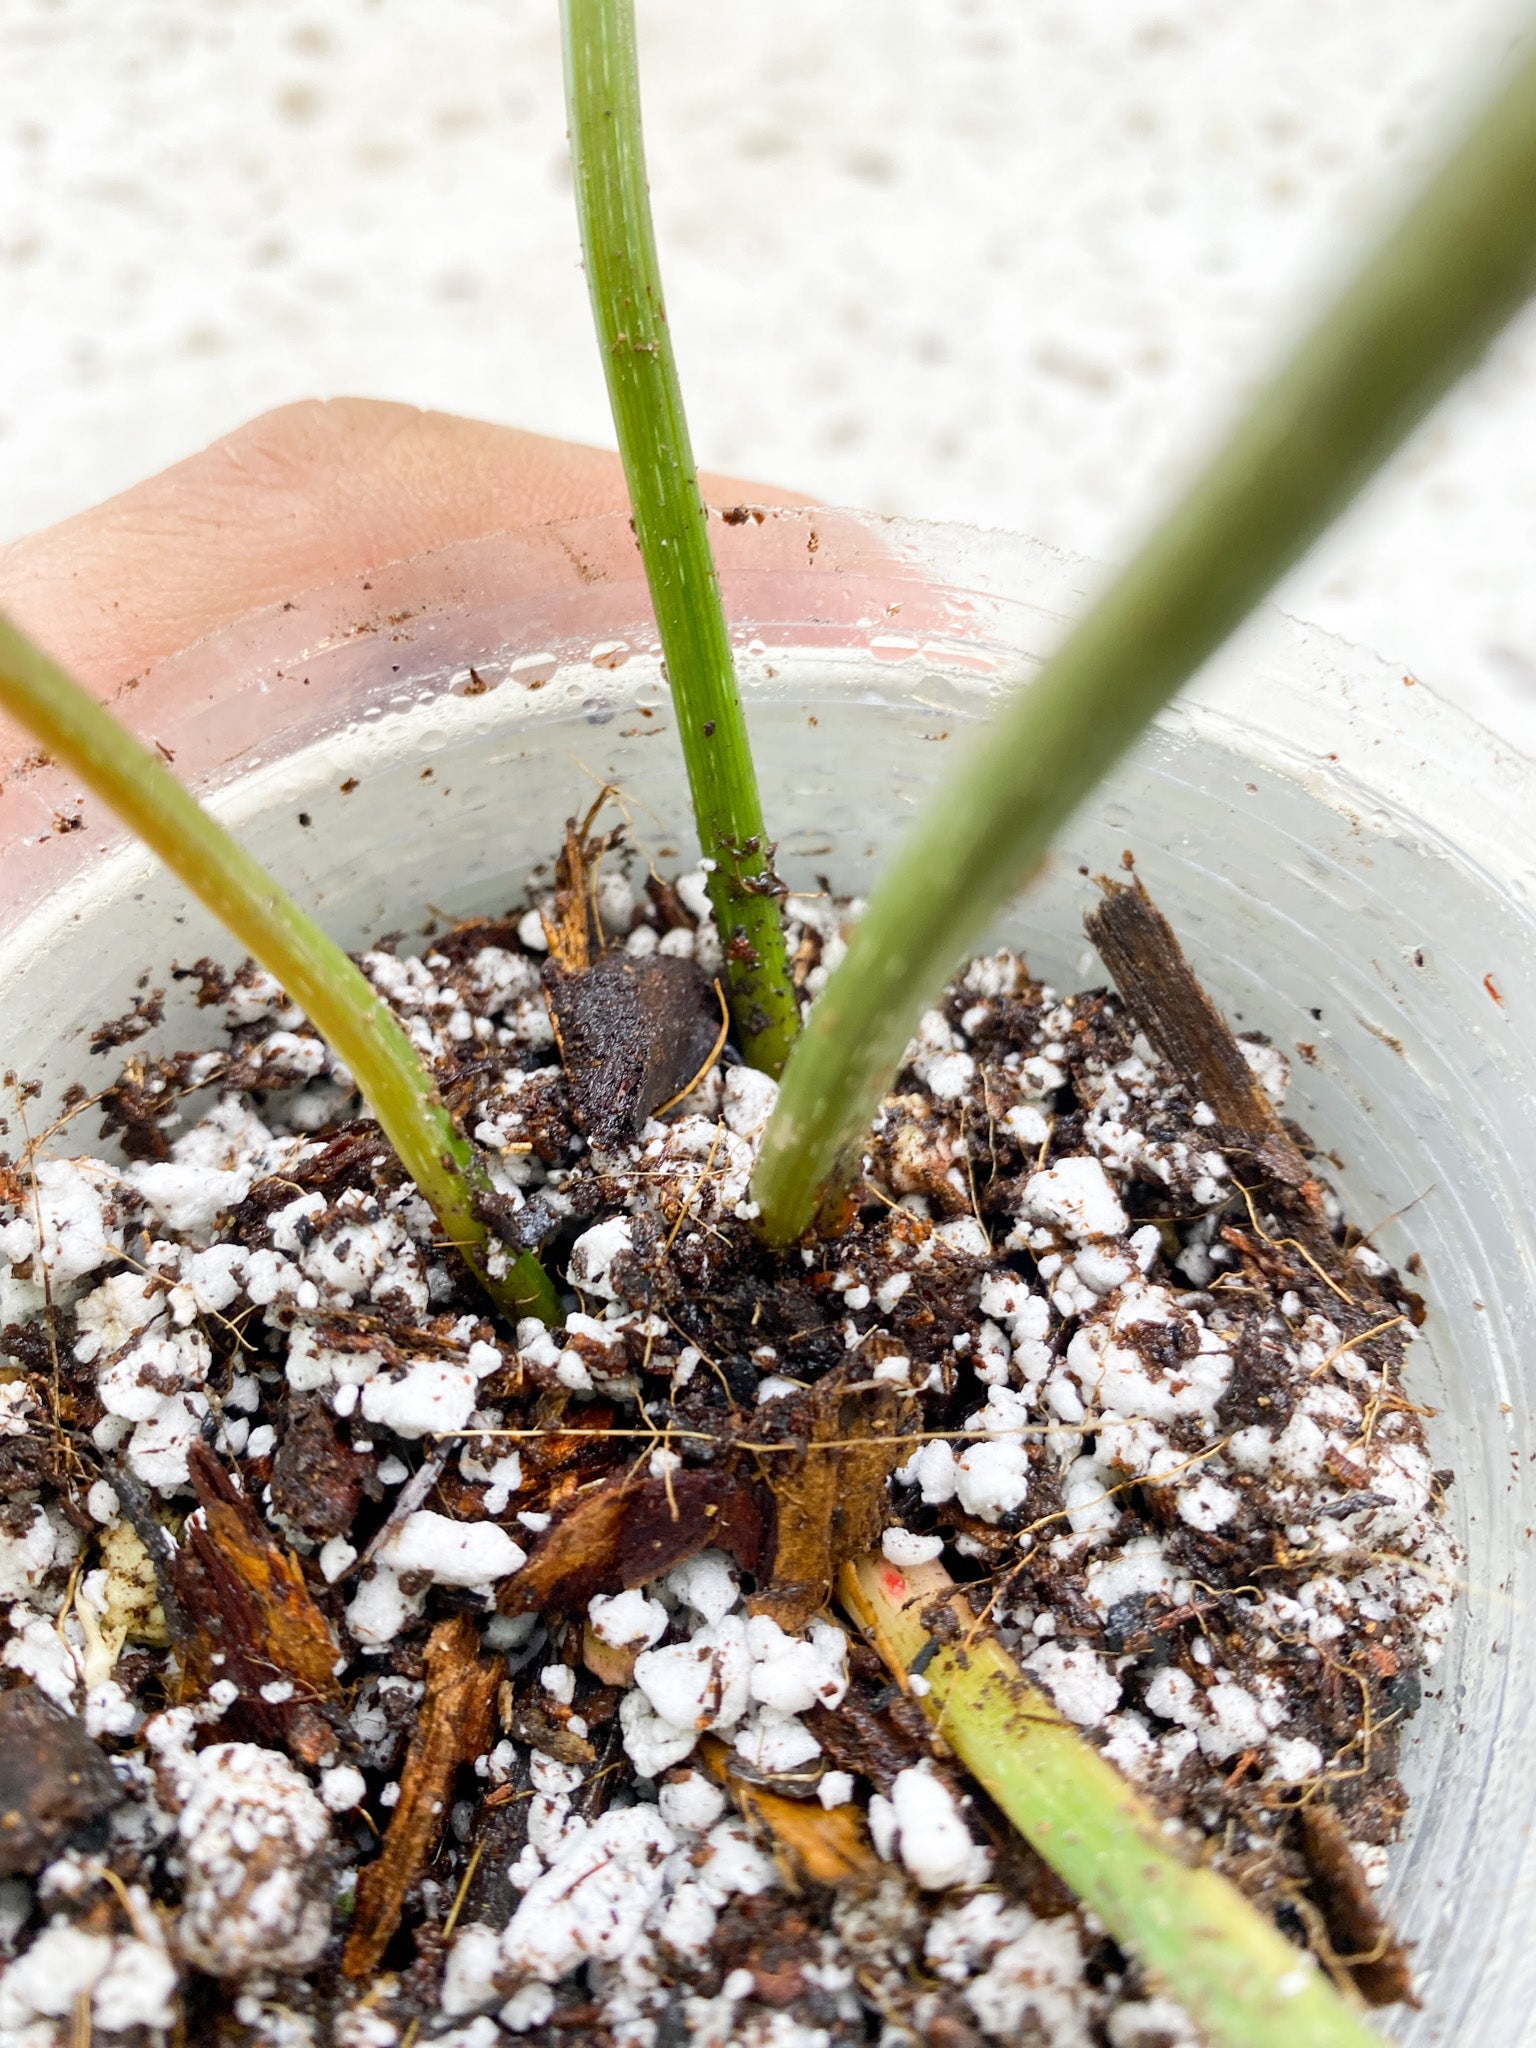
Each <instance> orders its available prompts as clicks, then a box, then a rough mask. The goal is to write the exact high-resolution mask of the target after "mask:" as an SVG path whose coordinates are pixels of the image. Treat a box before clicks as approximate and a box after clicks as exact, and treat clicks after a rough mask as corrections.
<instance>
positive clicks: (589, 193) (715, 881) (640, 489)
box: [560, 0, 800, 1074]
mask: <svg viewBox="0 0 1536 2048" xmlns="http://www.w3.org/2000/svg"><path fill="white" fill-rule="evenodd" d="M560 18H561V26H562V30H563V34H564V39H565V87H566V103H567V109H568V113H569V118H570V129H571V161H572V165H573V167H574V170H575V176H576V211H577V214H578V215H579V217H580V221H581V241H582V248H583V250H584V252H585V255H586V264H587V283H588V285H589V287H590V289H591V294H592V311H593V316H594V318H595V320H596V323H597V333H598V340H599V342H600V343H601V345H602V351H603V369H604V372H605V374H606V376H607V379H608V397H609V401H610V403H611V404H612V407H613V422H614V427H615V429H616V430H617V433H618V441H619V453H620V455H621V456H622V458H623V461H624V475H625V478H626V480H627V482H628V484H629V498H630V504H631V506H632V507H633V510H634V523H635V538H636V540H637V541H638V542H639V545H640V556H641V560H642V561H643V562H644V564H645V574H646V580H647V582H648V583H649V584H650V589H651V603H652V605H653V607H654V609H655V612H656V626H657V630H658V632H659V634H660V637H661V652H662V657H663V660H664V661H665V663H666V670H667V679H668V681H669V683H670V684H671V688H672V702H673V705H674V707H675V710H676V715H677V730H678V737H679V739H680V741H681V742H682V748H683V757H684V760H685V761H686V763H687V767H688V787H689V791H690V794H691V796H692V798H693V813H694V818H695V820H696V822H697V825H698V832H699V844H700V846H701V847H702V849H703V852H704V855H705V858H706V860H707V861H708V862H710V863H712V864H713V865H712V867H711V870H710V875H709V900H710V905H711V908H712V909H713V911H714V916H715V925H716V928H717V929H718V931H719V933H720V944H721V947H722V949H723V951H724V955H725V960H724V967H723V973H724V977H725V985H726V992H727V994H728V996H729V998H730V1005H731V1018H732V1022H733V1023H734V1025H735V1029H736V1035H737V1040H738V1043H739V1044H740V1046H741V1050H742V1053H743V1055H744V1057H745V1058H746V1059H747V1061H748V1062H749V1063H750V1064H751V1065H752V1066H754V1067H761V1068H762V1069H763V1070H764V1071H765V1072H767V1073H770V1074H777V1073H778V1072H779V1071H780V1070H781V1068H782V1067H783V1065H784V1061H785V1059H786V1057H787V1056H788V1053H789V1048H790V1046H791V1045H792V1044H793V1042H794V1039H795V1035H796V1033H797V1032H798V1030H799V1028H800V1005H799V1000H798V998H797V996H796V994H795V989H794V984H793V983H792V982H791V980H790V975H789V960H788V956H787V953H786V950H785V945H784V930H783V925H782V922H781V920H780V917H779V895H780V893H781V892H780V890H779V886H778V883H777V881H776V879H775V877H774V873H773V860H772V851H773V850H772V847H771V846H770V844H769V841H768V836H767V832H766V830H765V828H764V825H763V807H762V803H761V800H760V799H759V796H758V790H757V774H756V771H755V770H754V768H753V765H752V753H751V749H750V747H749V745H748V742H747V723H746V719H745V717H744V716H743V714H742V708H741V695H740V692H739V691H738V689H737V686H736V667H735V663H734V661H733V660H732V658H731V643H730V636H729V634H728V633H727V631H726V625H725V613H724V611H723V609H722V607H721V603H720V584H719V579H718V577H717V576H716V573H715V559H714V554H713V552H712V550H711V548H710V545H709V531H708V527H707V524H706V520H705V512H704V501H703V499H702V498H701V497H700V495H699V478H698V471H697V469H696V468H695V467H694V460H693V448H692V444H691V443H690V441H689V437H688V422H687V419H686V417H685V415H684V413H683V396H682V391H681V388H680V386H679V384H678V380H677V363H676V360H675V358H674V356H673V353H672V337H671V334H670V332H669V331H668V328H667V316H666V311H665V309H664V307H663V305H662V298H661V272H660V269H659V267H658V265H657V261H656V238H655V234H654V232H653V230H652V226H651V203H650V195H649V192H648V190H647V187H646V178H645V149H644V142H643V139H642V136H641V129H640V82H639V73H638V67H637V65H636V60H635V15H634V5H633V0H561V9H560Z"/></svg>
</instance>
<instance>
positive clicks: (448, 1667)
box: [341, 1614, 501, 1982]
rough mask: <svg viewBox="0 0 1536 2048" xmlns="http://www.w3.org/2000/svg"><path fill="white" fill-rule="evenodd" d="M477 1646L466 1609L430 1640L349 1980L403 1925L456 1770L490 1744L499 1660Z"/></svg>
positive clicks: (351, 1943) (370, 1964) (364, 1891)
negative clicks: (397, 1796) (408, 1899)
mask: <svg viewBox="0 0 1536 2048" xmlns="http://www.w3.org/2000/svg"><path fill="white" fill-rule="evenodd" d="M479 1649H480V1632H479V1630H478V1628H477V1627H476V1626H475V1623H474V1621H473V1620H472V1619H471V1618H470V1616H469V1615H467V1614H456V1615H453V1616H452V1617H451V1618H450V1619H449V1620H447V1621H440V1622H439V1623H438V1624H437V1626H436V1628H434V1629H433V1631H432V1633H431V1635H430V1636H429V1637H428V1639H427V1650H426V1662H427V1672H426V1688H425V1691H424V1692H423V1694H422V1700H421V1713H420V1716H419V1718H418V1720H417V1722H416V1729H415V1733H414V1734H413V1735H412V1737H411V1746H410V1749H409V1751H408V1752H407V1754H406V1759H405V1768H404V1770H403V1771H402V1772H401V1773H400V1800H399V1804H398V1805H397V1806H396V1808H395V1810H394V1813H393V1815H392V1816H391V1818H390V1823H389V1831H388V1833H387V1834H386V1835H385V1837H384V1846H383V1848H382V1849H381V1850H380V1851H379V1855H378V1858H377V1860H376V1861H375V1862H373V1863H370V1864H367V1865H366V1866H365V1867H364V1868H363V1869H362V1870H361V1871H359V1873H358V1878H357V1909H356V1912H355V1914H354V1916H353V1921H352V1930H351V1932H350V1934H349V1935H348V1936H347V1946H346V1950H345V1952H344V1954H343V1956H342V1963H341V1967H342V1974H343V1975H344V1976H346V1977H349V1978H351V1979H353V1981H354V1982H355V1981H356V1979H358V1978H359V1977H366V1976H369V1975H370V1974H371V1973H372V1972H373V1971H374V1970H376V1969H377V1968H378V1966H379V1963H380V1960H381V1959H382V1957H383V1954H384V1951H385V1949H386V1948H388V1946H389V1943H390V1938H391V1936H392V1935H393V1934H394V1931H395V1929H396V1928H397V1927H398V1926H399V1924H400V1913H401V1909H402V1907H403V1906H404V1904H405V1895H406V1893H407V1892H408V1891H409V1890H410V1888H411V1886H412V1885H413V1884H414V1883H415V1882H416V1879H417V1877H418V1876H419V1875H420V1873H421V1870H422V1868H423V1866H424V1864H425V1863H426V1860H427V1858H428V1857H429V1856H430V1855H431V1853H432V1851H433V1849H434V1848H435V1847H436V1845H437V1839H438V1837H439V1835H440V1834H441V1833H442V1831H443V1826H444V1823H445V1822H446V1820H447V1818H448V1809H449V1806H450V1805H451V1803H452V1801H451V1796H450V1795H451V1793H452V1790H453V1779H454V1773H455V1772H456V1771H457V1770H458V1767H459V1765H460V1764H461V1763H467V1762H468V1761H469V1760H470V1759H471V1758H473V1757H476V1756H479V1755H480V1754H481V1753H482V1752H483V1751H484V1750H486V1749H488V1748H489V1747H490V1740H491V1718H492V1715H491V1708H492V1702H493V1701H494V1699H495V1696H496V1681H497V1679H498V1677H499V1675H500V1671H501V1664H500V1660H499V1659H497V1658H495V1657H482V1656H480V1655H479Z"/></svg>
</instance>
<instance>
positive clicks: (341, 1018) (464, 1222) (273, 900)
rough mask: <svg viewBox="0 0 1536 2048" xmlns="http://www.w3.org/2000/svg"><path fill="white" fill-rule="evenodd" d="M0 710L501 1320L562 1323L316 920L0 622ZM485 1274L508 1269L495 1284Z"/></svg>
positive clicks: (423, 1073)
mask: <svg viewBox="0 0 1536 2048" xmlns="http://www.w3.org/2000/svg"><path fill="white" fill-rule="evenodd" d="M0 710H3V711H5V712H7V713H8V714H9V715H10V716H11V717H12V718H14V719H15V720H16V721H17V723H18V724H20V725H23V726H25V727H26V728H27V730H28V731H29V732H30V733H32V734H33V735H34V737H35V738H36V739H38V740H39V741H40V742H41V743H42V745H43V746H44V748H46V750H47V751H48V753H50V754H51V755H53V756H54V757H55V758H56V759H57V760H59V761H61V762H63V763H65V764H66V765H67V766H68V767H69V768H70V769H71V770H72V771H73V773H74V774H76V775H78V776H79V777H80V779H81V781H82V782H84V783H85V784H86V786H87V787H88V788H89V789H91V790H93V791H94V792H95V794H96V795H97V796H99V797H100V798H101V799H102V800H103V802H105V803H107V804H109V805H110V806H111V808H112V809H113V810H114V811H116V813H117V815H118V816H119V817H120V818H121V819H122V821H123V823H124V824H125V825H127V826H128V827H129V828H130V829H131V830H132V831H133V832H134V833H136V834H137V836H138V837H139V838H140V839H141V840H143V842H144V844H145V845H146V846H147V847H149V848H150V850H151V851H152V852H153V853H156V854H158V855H159V857H160V859H161V860H162V861H164V863H165V865H166V866H167V867H168V868H169V869H170V870H171V872H172V873H173V874H174V875H176V876H177V877H178V878H179V879H180V880H181V881H182V882H183V883H185V885H186V887H187V888H188V889H189V890H191V892H192V894H193V895H194V896H196V897H197V898H198V899H199V900H200V901H201V902H202V903H204V904H206V905H207V907H208V909H209V910H211V911H212V912H213V914H214V916H215V917H216V918H218V919H219V921H220V923H221V924H223V925H224V926H226V928H227V929H228V930H229V931H230V932H232V933H233V934H234V936H235V938H236V939H238V940H239V942H240V944H241V945H242V946H244V947H245V948H246V950H247V951H248V952H249V953H250V954H251V955H252V956H253V958H255V959H256V960H259V961H260V963H261V965H262V966H263V967H265V968H266V969H267V971H268V973H270V974H271V975H272V976H273V977H274V978H275V979H276V980H277V981H278V982H280V983H281V985H282V987H283V988H284V990H285V991H286V992H287V994H288V995H289V996H291V997H292V999H293V1001H294V1002H295V1003H297V1004H298V1006H299V1008H300V1009H301V1010H302V1011H303V1012H304V1014H305V1016H306V1017H308V1019H309V1021H310V1023H311V1024H313V1025H314V1027H315V1029H316V1030H317V1031H318V1032H319V1033H320V1035H321V1037H322V1038H323V1039H324V1040H325V1042H326V1044H327V1045H328V1046H329V1047H330V1048H331V1050H332V1052H334V1053H335V1054H336V1056H337V1057H338V1058H339V1059H340V1060H342V1061H344V1062H345V1064H346V1066H347V1067H348V1069H349V1070H350V1072H351V1074H352V1077H353V1079H354V1080H355V1081H356V1083H357V1085H358V1087H359V1088H360V1089H361V1090H362V1092H363V1095H364V1097H365V1098H366V1100H367V1102H368V1106H369V1107H370V1108H371V1109H372V1111H373V1113H374V1115H375V1116H376V1117H377V1118H378V1120H379V1125H380V1128H381V1129H382V1130H383V1132H384V1135H385V1137H386V1138H388V1140H389V1142H390V1144H391V1145H392V1146H393V1147H394V1149H395V1152H396V1154H397V1155H398V1157H399V1159H400V1163H401V1165H402V1166H403V1167H404V1168H405V1170H406V1172H407V1173H408V1174H409V1175H410V1176H411V1179H412V1180H413V1181H414V1182H415V1183H416V1185H417V1187H418V1188H419V1189H420V1190H421V1192H422V1194H423V1195H424V1196H425V1198H426V1200H427V1202H428V1203H429V1204H430V1205H431V1208H432V1212H433V1214H434V1215H435V1216H436V1218H437V1220H438V1223H439V1224H440V1225H441V1226H442V1231H443V1235H444V1236H445V1237H446V1238H447V1239H448V1241H449V1242H450V1243H452V1244H454V1245H455V1246H457V1248H458V1250H459V1251H460V1252H461V1253H462V1254H463V1256H464V1259H465V1261H466V1263H467V1264H468V1265H469V1266H470V1268H471V1269H472V1270H473V1272H474V1274H475V1277H476V1278H477V1279H478V1280H479V1281H480V1283H481V1285H482V1286H483V1287H484V1288H485V1290H486V1292H487V1293H488V1294H489V1295H490V1297H491V1299H492V1300H493V1301H494V1302H495V1304H496V1306H497V1307H498V1308H499V1309H501V1310H502V1311H503V1313H505V1314H507V1315H509V1316H513V1317H515V1316H518V1315H536V1316H538V1317H540V1318H541V1319H542V1320H543V1321H545V1322H559V1320H560V1304H559V1300H558V1297H557V1296H556V1294H555V1290H554V1288H553V1286H552V1285H551V1283H550V1280H549V1276H548V1275H547V1274H546V1273H545V1271H544V1269H543V1267H542V1266H541V1265H540V1264H539V1262H538V1260H537V1259H536V1258H534V1256H533V1254H532V1253H531V1252H523V1253H520V1254H519V1255H518V1256H517V1258H516V1259H515V1260H512V1261H511V1262H510V1263H508V1260H507V1255H506V1253H505V1252H504V1251H503V1250H502V1248H501V1247H500V1246H499V1245H497V1244H495V1243H494V1241H493V1240H492V1238H491V1234H490V1232H489V1231H488V1230H487V1228H486V1226H485V1225H484V1224H483V1223H482V1222H480V1220H479V1219H478V1217H477V1216H476V1215H475V1210H474V1195H475V1191H476V1189H477V1188H482V1189H487V1188H488V1186H489V1184H488V1183H487V1182H486V1181H485V1178H484V1172H483V1169H482V1168H481V1167H480V1166H479V1165H478V1164H477V1162H476V1160H475V1157H474V1154H473V1152H472V1151H471V1149H470V1147H469V1146H468V1145H467V1144H466V1143H465V1141H464V1139H463V1138H461V1137H460V1136H459V1134H458V1132H457V1131H456V1130H455V1129H454V1126H453V1119H452V1118H451V1117H450V1116H449V1114H448V1112H447V1110H446V1109H445V1108H444V1107H443V1104H442V1102H441V1101H440V1099H439V1097H438V1094H437V1090H436V1088H435V1086H434V1085H433V1081H432V1077H431V1075H430V1074H429V1073H428V1072H427V1069H426V1067H425V1065H424V1064H423V1062H422V1059H421V1056H420V1054H419V1053H418V1052H417V1050H416V1048H415V1046H414V1045H412V1043H411V1041H410V1039H409V1038H407V1037H406V1035H405V1032H404V1031H403V1030H402V1029H401V1027H400V1025H399V1023H398V1022H397V1021H396V1018H395V1016H394V1013H393V1012H392V1011H391V1010H390V1009H389V1008H388V1006H387V1005H386V1004H385V1003H384V1001H383V1000H382V999H381V998H380V997H379V996H378V995H377V994H376V993H375V992H374V990H373V989H372V987H370V985H369V983H368V981H367V979H366V977H365V976H364V975H363V974H362V973H361V972H360V971H359V970H358V968H357V967H356V966H355V965H354V964H353V962H352V961H351V960H349V959H348V958H347V955H346V954H345V953H344V952H343V951H342V950H341V948H340V947H339V946H338V945H336V944H335V943H334V942H333V941H332V940H331V939H328V938H327V937H326V935H325V933H324V932H323V931H321V929H320V927H319V926H318V925H317V924H316V923H315V921H314V920H313V918H311V917H308V916H306V914H305V913H304V912H303V911H302V910H301V909H300V908H299V906H298V904H297V903H295V902H294V900H293V898H292V897H291V896H290V895H288V893H287V892H286V890H284V889H283V888H282V887H281V886H280V885H279V884H278V883H277V882H275V881H274V880H273V879H272V877H271V876H270V875H269V874H267V872H266V871H265V869H263V868H262V867H261V866H260V865H259V864H258V863H257V862H256V861H254V860H252V859H251V857H250V855H249V854H248V853H246V851H245V850H244V848H243V847H241V846H240V845H239V844H238V843H237V842H236V841H235V840H234V839H232V838H231V837H230V835H229V833H227V832H226V831H225V830H224V828H223V826H222V825H217V824H215V823H214V821H213V819H212V818H210V817H209V815H208V813H207V812H206V811H205V810H203V809H202V808H201V806H200V805H199V804H198V803H197V802H196V801H195V800H194V799H193V798H192V797H191V796H190V795H189V794H188V793H187V791H186V790H185V789H183V788H182V786H181V784H180V783H179V782H178V781H177V780H176V778H175V776H174V775H172V774H171V773H170V772H169V770H168V769H166V768H165V767H164V766H163V765H162V764H161V763H160V762H159V761H158V760H157V759H156V758H155V756H154V755H153V754H151V753H150V752H149V751H148V750H147V749H146V748H144V747H142V746H140V744H139V742H138V741H137V740H136V739H135V738H134V737H133V735H132V734H131V733H130V732H128V731H127V730H126V729H125V728H124V727H123V726H121V725H119V723H118V722H117V720H116V719H115V718H114V717H113V716H112V714H111V713H110V712H109V711H107V710H106V709H105V707H104V706H102V705H101V704H98V703H97V701H96V699H95V698H94V697H91V696H89V695H88V694H87V693H86V692H85V691H84V690H82V689H81V688H80V686H79V684H78V683H76V682H74V681H72V680H71V678H70V677H69V676H67V675H66V674H65V673H64V671H63V670H62V669H61V668H60V667H59V666H58V665H57V663H55V662H53V661H50V660H49V658H48V656H47V655H46V654H44V653H42V652H41V650H40V649H38V648H37V647H35V646H34V645H33V644H32V642H31V641H30V640H28V639H27V638H26V637H25V635H23V634H22V633H20V632H18V631H17V629H16V628H15V627H14V626H12V625H11V624H10V623H9V622H8V621H7V620H5V619H0ZM492 1266H504V1267H505V1268H506V1270H505V1271H504V1273H502V1275H501V1276H500V1277H497V1276H495V1275H493V1273H492V1271H491V1268H492Z"/></svg>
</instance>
